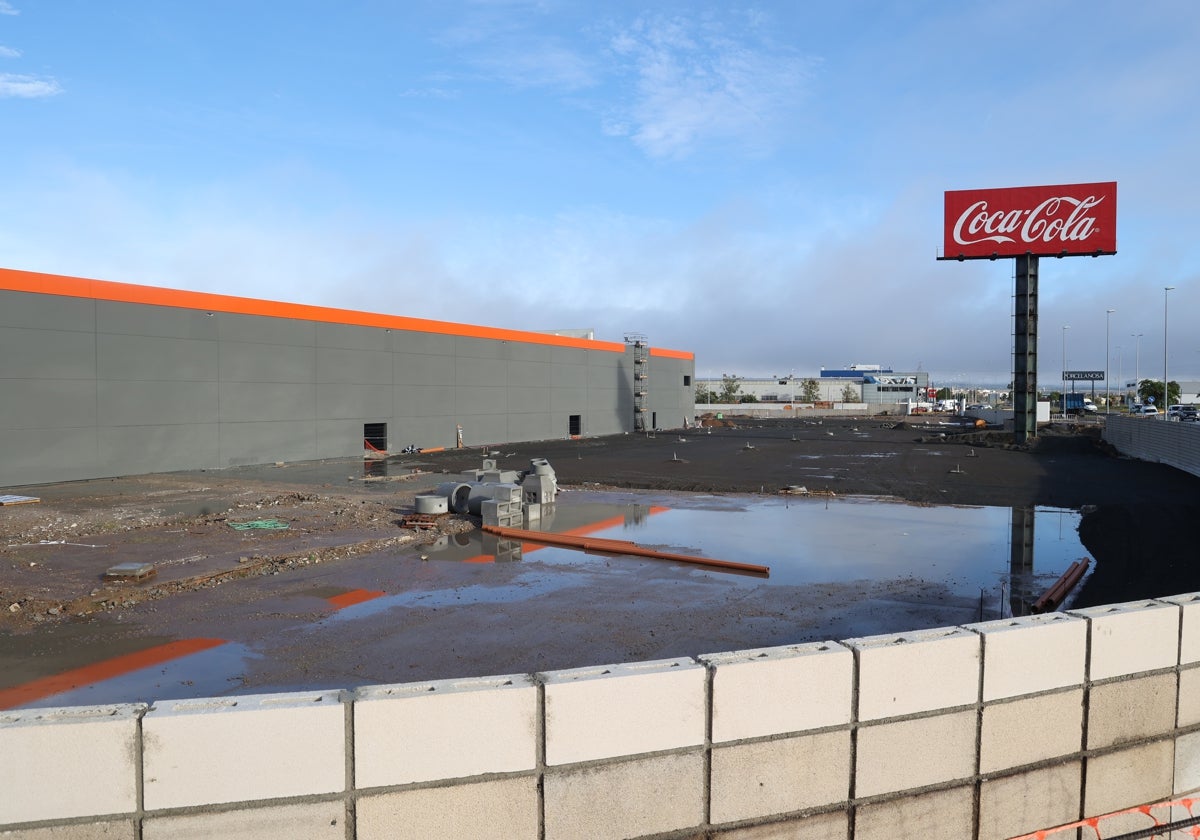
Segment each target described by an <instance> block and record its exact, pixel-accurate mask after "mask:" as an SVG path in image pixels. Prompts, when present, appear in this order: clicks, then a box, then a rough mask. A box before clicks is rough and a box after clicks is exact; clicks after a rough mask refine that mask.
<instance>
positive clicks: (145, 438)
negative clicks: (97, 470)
mask: <svg viewBox="0 0 1200 840" xmlns="http://www.w3.org/2000/svg"><path fill="white" fill-rule="evenodd" d="M97 439H98V450H99V452H98V456H97V457H98V460H99V463H100V467H101V469H102V470H103V471H104V474H105V475H139V474H142V473H152V472H170V471H172V470H194V469H212V468H216V467H219V466H221V464H220V462H219V460H218V451H217V424H216V423H207V424H194V425H171V426H118V427H111V428H101V429H99V430H98V432H97Z"/></svg>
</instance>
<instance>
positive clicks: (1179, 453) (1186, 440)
mask: <svg viewBox="0 0 1200 840" xmlns="http://www.w3.org/2000/svg"><path fill="white" fill-rule="evenodd" d="M1104 440H1105V442H1107V443H1109V444H1111V445H1112V446H1113V448H1115V449H1116V450H1117V451H1118V452H1120V453H1121V454H1122V455H1127V456H1128V457H1130V458H1138V459H1140V460H1142V461H1155V462H1157V463H1160V464H1168V465H1170V466H1172V467H1175V468H1176V469H1180V470H1183V471H1184V472H1187V473H1191V474H1192V475H1200V423H1177V422H1170V421H1164V420H1163V419H1162V418H1161V416H1160V417H1127V416H1124V415H1120V414H1110V415H1108V417H1106V418H1105V420H1104Z"/></svg>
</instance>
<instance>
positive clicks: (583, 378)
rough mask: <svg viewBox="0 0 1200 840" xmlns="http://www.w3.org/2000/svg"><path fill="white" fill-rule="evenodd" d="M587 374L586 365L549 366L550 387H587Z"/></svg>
mask: <svg viewBox="0 0 1200 840" xmlns="http://www.w3.org/2000/svg"><path fill="white" fill-rule="evenodd" d="M587 373H588V371H587V366H586V365H562V364H555V365H551V366H550V385H551V386H552V387H554V388H556V389H557V388H581V387H587V384H588V378H587Z"/></svg>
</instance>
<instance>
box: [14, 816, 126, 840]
mask: <svg viewBox="0 0 1200 840" xmlns="http://www.w3.org/2000/svg"><path fill="white" fill-rule="evenodd" d="M0 840H138V833H137V829H136V827H135V826H134V823H133V820H114V821H112V822H89V823H84V824H82V825H81V824H79V823H75V824H72V825H55V826H47V827H45V828H18V829H15V830H13V831H5V830H3V829H0Z"/></svg>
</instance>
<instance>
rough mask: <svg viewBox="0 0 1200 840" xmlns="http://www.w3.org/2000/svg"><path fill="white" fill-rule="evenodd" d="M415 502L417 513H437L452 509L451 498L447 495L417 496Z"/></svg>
mask: <svg viewBox="0 0 1200 840" xmlns="http://www.w3.org/2000/svg"><path fill="white" fill-rule="evenodd" d="M413 502H414V504H415V505H416V509H417V513H429V514H433V515H437V514H439V513H447V512H448V511H449V510H450V500H449V498H448V497H446V496H435V495H423V496H416V497H415V498H414V499H413Z"/></svg>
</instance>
